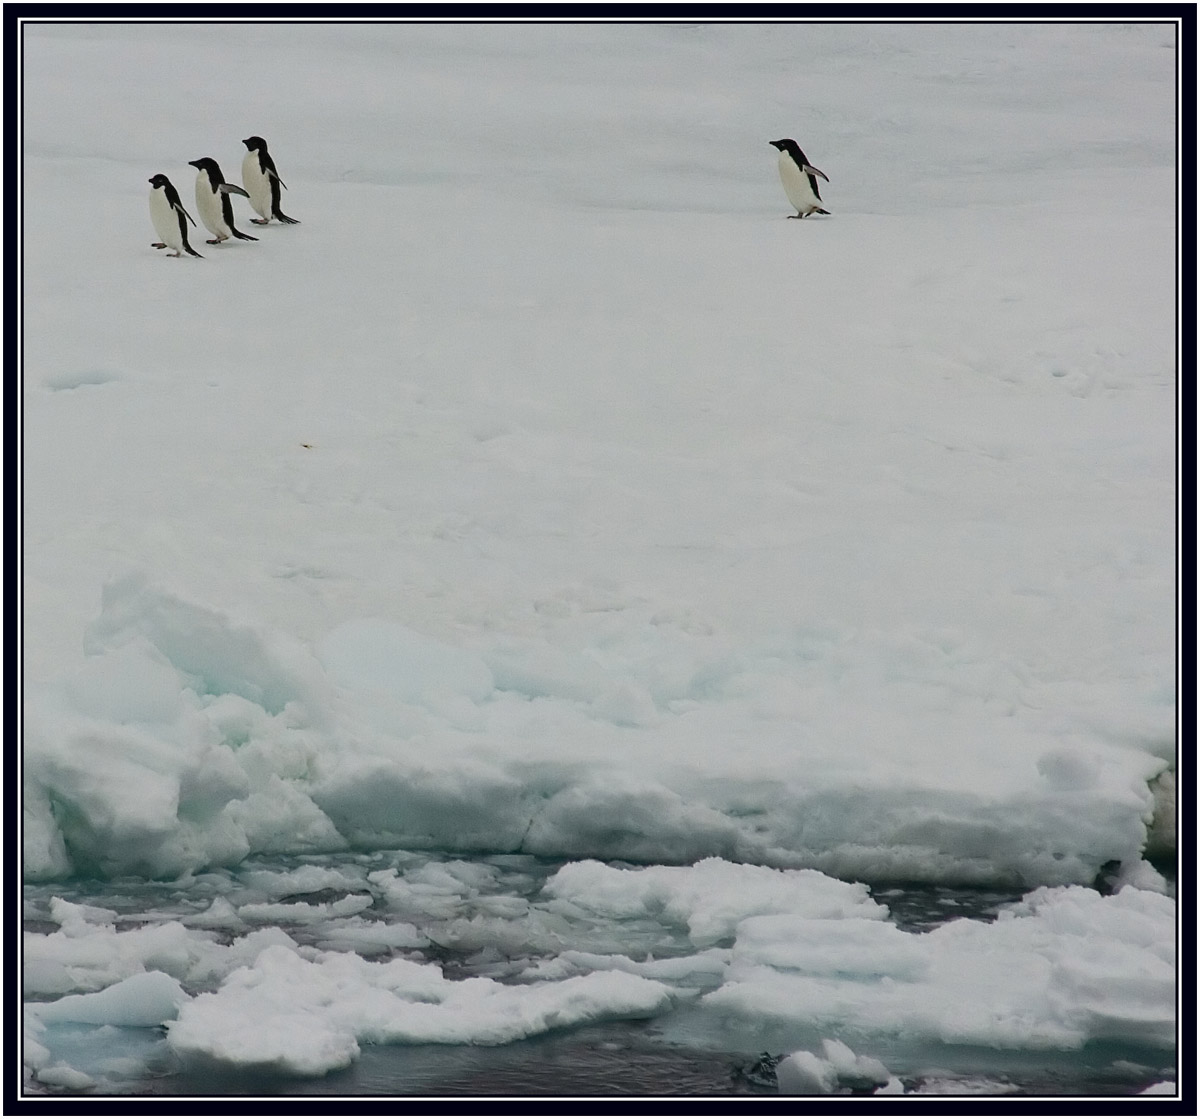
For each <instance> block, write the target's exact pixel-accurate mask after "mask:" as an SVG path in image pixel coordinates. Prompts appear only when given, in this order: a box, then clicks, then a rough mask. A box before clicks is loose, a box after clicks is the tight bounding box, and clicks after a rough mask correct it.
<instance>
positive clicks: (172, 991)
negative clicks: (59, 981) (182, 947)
mask: <svg viewBox="0 0 1200 1119" xmlns="http://www.w3.org/2000/svg"><path fill="white" fill-rule="evenodd" d="M187 1001H188V995H187V993H186V992H185V991H184V989H183V987H181V986H180V984H179V982H178V980H176V979H172V978H171V976H169V975H165V974H163V972H161V971H146V972H142V973H141V974H139V975H131V976H130V977H129V978H128V979H122V980H121V981H120V982H119V983H114V984H113V985H112V986H111V987H106V988H105V989H104V990H103V991H97V992H95V993H94V994H91V995H65V996H64V997H63V998H61V999H59V1000H58V1001H57V1002H51V1003H45V1004H44V1005H40V1006H36V1007H35V1010H36V1013H37V1015H38V1017H39V1018H41V1020H42V1021H43V1022H86V1023H89V1024H90V1025H93V1026H160V1025H162V1024H163V1023H164V1022H167V1021H170V1020H171V1019H172V1018H174V1017H175V1015H176V1014H177V1013H178V1011H179V1008H180V1007H181V1006H182V1005H183V1004H184V1003H185V1002H187Z"/></svg>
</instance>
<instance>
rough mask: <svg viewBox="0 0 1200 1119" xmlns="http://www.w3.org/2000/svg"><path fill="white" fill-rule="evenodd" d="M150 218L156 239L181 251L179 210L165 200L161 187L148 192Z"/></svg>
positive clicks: (165, 196) (165, 193) (164, 193)
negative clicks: (156, 235)
mask: <svg viewBox="0 0 1200 1119" xmlns="http://www.w3.org/2000/svg"><path fill="white" fill-rule="evenodd" d="M150 220H151V221H152V222H153V223H154V232H155V233H157V234H158V239H159V240H160V241H162V242H163V244H165V245H167V246H168V247H169V248H172V249H174V250H175V251H176V252H177V253H180V252H183V235H182V234H181V233H180V232H179V211H178V210H176V209H175V208H174V207H173V206H172V205H171V203H170V202H168V201H167V192H166V191H165V190H163V188H162V187H155V188H154V189H153V190H152V191H151V192H150Z"/></svg>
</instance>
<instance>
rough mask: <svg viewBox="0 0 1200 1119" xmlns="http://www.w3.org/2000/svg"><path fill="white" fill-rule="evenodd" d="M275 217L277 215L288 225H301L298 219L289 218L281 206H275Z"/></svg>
mask: <svg viewBox="0 0 1200 1119" xmlns="http://www.w3.org/2000/svg"><path fill="white" fill-rule="evenodd" d="M275 217H277V218H278V219H279V220H280V221H281V222H284V223H285V224H287V225H299V224H300V223H299V221H297V220H296V219H295V218H289V217H288V216H287V214H285V213H284V212H283V211H282V210H281V209H279V207H276V208H275Z"/></svg>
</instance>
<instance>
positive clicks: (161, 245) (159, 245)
mask: <svg viewBox="0 0 1200 1119" xmlns="http://www.w3.org/2000/svg"><path fill="white" fill-rule="evenodd" d="M150 247H151V248H152V249H165V248H166V247H167V246H166V244H165V243H164V242H162V241H151V242H150Z"/></svg>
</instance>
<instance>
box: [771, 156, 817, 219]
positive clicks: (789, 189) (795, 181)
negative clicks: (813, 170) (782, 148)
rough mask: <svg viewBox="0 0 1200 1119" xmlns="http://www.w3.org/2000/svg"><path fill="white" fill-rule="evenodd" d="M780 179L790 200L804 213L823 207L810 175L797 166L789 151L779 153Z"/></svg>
mask: <svg viewBox="0 0 1200 1119" xmlns="http://www.w3.org/2000/svg"><path fill="white" fill-rule="evenodd" d="M779 179H780V182H782V183H783V192H784V194H786V195H787V197H788V201H789V202H790V203H791V204H792V205H793V206H795V207H796V209H797V210H798V211H799V212H800V213H802V214H811V213H813V212H814V211H815V210H819V209H821V200H820V199H819V198H818V197H817V196H816V195H815V194H813V189H812V184H811V183H810V182H809V181H808V176H807V175H806V174H805V173H804V172H803V171H801V170H800V168H799V167H797V166H796V161H795V160H794V159H793V158H792V157H791V156H790V155H788V153H787V152H781V153H780V155H779Z"/></svg>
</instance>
